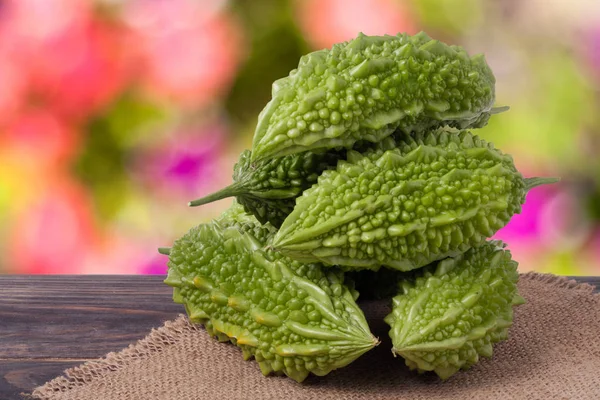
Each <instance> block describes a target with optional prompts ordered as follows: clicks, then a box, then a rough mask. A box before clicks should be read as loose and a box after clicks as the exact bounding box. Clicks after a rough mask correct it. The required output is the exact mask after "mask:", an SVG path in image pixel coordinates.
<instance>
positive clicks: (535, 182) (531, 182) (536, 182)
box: [525, 177, 560, 190]
mask: <svg viewBox="0 0 600 400" xmlns="http://www.w3.org/2000/svg"><path fill="white" fill-rule="evenodd" d="M558 181H560V178H540V177H534V178H525V188H526V189H527V190H530V189H533V188H534V187H536V186H541V185H548V184H550V183H556V182H558Z"/></svg>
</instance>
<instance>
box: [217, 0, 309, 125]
mask: <svg viewBox="0 0 600 400" xmlns="http://www.w3.org/2000/svg"><path fill="white" fill-rule="evenodd" d="M229 6H230V7H231V9H232V10H233V12H234V13H235V14H236V16H237V17H238V19H239V21H240V22H241V23H242V25H243V27H244V30H245V32H246V36H245V38H244V39H245V40H246V41H247V47H246V49H245V50H246V51H247V52H248V53H247V58H246V59H245V60H244V62H243V64H242V65H241V69H240V70H239V72H238V73H237V75H236V78H235V81H234V82H233V86H232V88H231V90H230V92H229V95H228V97H227V99H226V103H225V107H226V108H227V111H228V114H229V116H230V117H231V118H232V119H233V120H234V122H235V123H237V124H238V125H241V126H246V125H247V124H255V123H256V115H257V114H258V113H259V112H260V109H261V107H262V105H264V104H265V103H267V102H268V101H269V98H270V95H271V91H270V85H271V83H272V82H273V81H275V80H276V79H279V78H281V77H282V76H285V75H287V73H288V72H289V71H290V70H291V69H292V68H294V67H295V66H296V65H297V63H298V59H299V58H300V57H301V56H302V55H303V54H306V53H307V52H308V51H309V48H308V46H307V45H306V43H305V41H304V38H303V36H302V33H301V32H300V31H299V30H298V28H297V27H296V21H295V18H294V10H293V6H292V3H291V2H289V1H281V0H253V1H246V0H234V1H231V2H230V3H229ZM240 130H241V129H240Z"/></svg>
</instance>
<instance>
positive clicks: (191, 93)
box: [124, 0, 242, 107]
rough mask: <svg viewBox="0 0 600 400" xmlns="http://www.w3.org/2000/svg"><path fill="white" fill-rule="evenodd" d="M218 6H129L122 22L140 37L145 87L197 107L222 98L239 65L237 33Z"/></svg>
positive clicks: (156, 0)
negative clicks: (124, 21)
mask: <svg viewBox="0 0 600 400" xmlns="http://www.w3.org/2000/svg"><path fill="white" fill-rule="evenodd" d="M222 5H223V2H222V1H203V2H198V1H192V0H168V1H166V0H133V1H131V2H129V3H128V4H127V5H126V8H125V12H124V19H125V20H126V21H127V22H129V25H130V26H131V28H132V30H133V31H134V32H135V33H136V34H138V35H139V37H140V46H141V48H140V50H141V52H142V58H143V60H144V61H145V65H144V66H143V68H142V69H140V70H139V72H140V74H141V76H142V79H143V83H144V85H145V86H146V87H147V88H148V89H149V90H150V92H152V93H154V94H156V95H157V96H159V97H167V98H170V99H171V100H175V101H178V102H183V103H187V104H188V105H192V106H195V107H198V106H200V105H203V104H205V103H209V102H211V101H213V99H214V97H215V96H219V95H221V94H222V93H224V92H226V91H227V89H228V87H229V85H230V83H231V81H232V80H233V78H234V76H235V71H236V68H237V66H238V64H239V61H240V58H241V53H242V46H241V42H242V40H241V37H242V33H241V27H240V26H239V24H238V23H237V21H236V20H235V19H234V18H233V17H232V16H230V15H228V14H226V13H224V12H223V10H221V6H222Z"/></svg>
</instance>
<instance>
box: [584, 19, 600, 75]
mask: <svg viewBox="0 0 600 400" xmlns="http://www.w3.org/2000/svg"><path fill="white" fill-rule="evenodd" d="M587 44H588V46H586V47H587V48H586V49H585V51H586V54H585V56H586V57H587V59H588V62H589V64H590V67H591V69H592V71H594V72H596V75H598V77H599V78H600V21H599V22H598V23H597V24H596V26H594V28H592V30H591V31H590V32H589V34H588V35H587Z"/></svg>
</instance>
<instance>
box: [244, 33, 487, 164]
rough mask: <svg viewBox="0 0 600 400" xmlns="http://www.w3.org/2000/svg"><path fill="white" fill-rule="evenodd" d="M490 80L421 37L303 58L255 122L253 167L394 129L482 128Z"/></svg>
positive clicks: (454, 49) (477, 63)
mask: <svg viewBox="0 0 600 400" xmlns="http://www.w3.org/2000/svg"><path fill="white" fill-rule="evenodd" d="M494 85H495V78H494V75H493V74H492V71H491V70H490V68H489V66H488V65H487V63H486V61H485V58H484V56H483V55H477V56H474V57H470V56H469V55H468V54H467V53H466V51H465V50H464V49H462V48H461V47H459V46H448V45H446V44H444V43H442V42H439V41H437V40H432V39H431V38H430V37H429V36H427V35H426V34H425V33H423V32H421V33H419V34H417V35H415V36H409V35H407V34H398V35H397V36H389V35H386V36H366V35H364V34H360V35H359V36H358V37H357V38H355V39H353V40H351V41H349V42H344V43H338V44H335V45H334V46H333V47H332V48H331V50H328V49H324V50H319V51H315V52H313V53H310V54H307V55H305V56H303V57H302V58H301V59H300V62H299V65H298V68H297V69H294V70H292V71H291V72H290V74H289V76H287V77H285V78H282V79H279V80H277V81H275V82H274V83H273V90H272V99H271V101H270V102H269V103H268V104H267V105H266V107H265V108H264V109H263V111H262V112H261V113H260V115H259V117H258V123H257V127H256V130H255V134H254V140H253V151H252V160H258V159H261V158H273V157H281V156H284V155H287V154H293V153H299V152H303V151H307V150H314V149H320V148H324V149H332V148H335V147H344V148H352V146H353V145H354V143H356V142H357V141H358V140H368V141H370V142H378V141H379V140H381V139H383V138H384V137H386V136H388V135H390V134H391V133H392V132H393V131H394V130H395V129H401V130H402V131H405V132H412V131H423V130H427V129H431V128H433V127H439V126H446V125H447V126H453V127H457V128H462V129H466V128H469V127H473V128H478V127H481V126H484V125H485V124H486V123H487V121H488V119H489V117H490V114H491V113H494V110H492V104H493V103H494V98H495V94H494V90H495V89H494Z"/></svg>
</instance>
